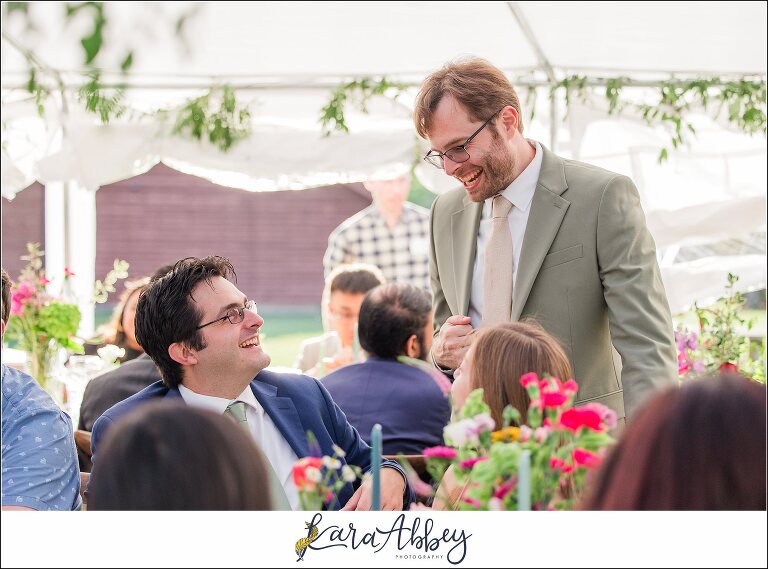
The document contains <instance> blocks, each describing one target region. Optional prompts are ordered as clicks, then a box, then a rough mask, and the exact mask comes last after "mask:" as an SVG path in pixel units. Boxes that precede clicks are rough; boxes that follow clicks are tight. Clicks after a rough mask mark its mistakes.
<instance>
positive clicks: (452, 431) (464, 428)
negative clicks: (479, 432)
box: [443, 419, 477, 447]
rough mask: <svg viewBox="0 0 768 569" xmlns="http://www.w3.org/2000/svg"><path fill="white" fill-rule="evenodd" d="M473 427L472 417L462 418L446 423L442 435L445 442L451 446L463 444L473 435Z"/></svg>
mask: <svg viewBox="0 0 768 569" xmlns="http://www.w3.org/2000/svg"><path fill="white" fill-rule="evenodd" d="M474 429H475V422H474V421H473V420H472V419H463V420H461V421H459V422H458V423H451V424H449V425H446V426H445V428H444V429H443V435H444V436H445V440H446V442H448V443H450V444H451V445H453V446H459V447H460V446H464V445H465V444H467V442H469V441H470V440H471V439H473V438H474V439H476V438H477V437H473V431H474Z"/></svg>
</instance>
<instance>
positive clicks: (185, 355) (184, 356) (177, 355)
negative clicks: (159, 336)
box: [168, 342, 197, 366]
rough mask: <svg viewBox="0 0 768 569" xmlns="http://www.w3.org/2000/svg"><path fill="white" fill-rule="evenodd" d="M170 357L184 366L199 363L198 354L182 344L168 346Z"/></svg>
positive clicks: (175, 343)
mask: <svg viewBox="0 0 768 569" xmlns="http://www.w3.org/2000/svg"><path fill="white" fill-rule="evenodd" d="M168 355H169V356H171V359H172V360H173V361H175V362H176V363H179V364H181V365H183V366H191V365H195V364H196V363H197V354H196V352H195V351H194V350H191V349H190V348H188V347H187V346H185V345H184V344H182V343H181V342H174V343H173V344H171V345H170V346H168Z"/></svg>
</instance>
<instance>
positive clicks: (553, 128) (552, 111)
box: [507, 2, 558, 152]
mask: <svg viewBox="0 0 768 569" xmlns="http://www.w3.org/2000/svg"><path fill="white" fill-rule="evenodd" d="M507 6H508V7H509V9H510V11H511V12H512V15H513V16H514V17H515V20H517V25H519V26H520V30H521V31H522V32H523V35H524V36H525V39H526V40H528V43H529V44H530V46H531V49H532V50H533V53H535V54H536V59H537V60H538V61H539V66H540V67H541V68H542V69H543V70H544V73H545V74H546V75H547V82H548V84H549V86H550V87H552V86H554V85H557V76H556V75H555V70H554V68H553V67H552V64H551V63H550V62H549V59H547V56H546V55H545V54H544V50H543V49H541V45H539V42H538V41H537V40H536V36H534V35H533V30H531V27H530V26H529V25H528V21H527V20H526V19H525V16H524V15H523V10H522V9H521V8H520V5H519V4H518V3H517V2H507ZM556 97H557V91H556V90H554V89H552V90H551V91H550V94H549V148H550V150H552V152H555V151H556V149H555V145H556V143H557V125H558V122H557V101H556Z"/></svg>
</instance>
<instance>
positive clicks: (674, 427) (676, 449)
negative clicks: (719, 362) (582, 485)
mask: <svg viewBox="0 0 768 569" xmlns="http://www.w3.org/2000/svg"><path fill="white" fill-rule="evenodd" d="M765 409H766V403H765V386H764V385H760V384H759V383H757V382H755V381H752V380H749V379H746V378H744V377H740V376H738V375H732V374H721V375H719V376H717V377H706V378H698V379H695V380H693V381H691V382H689V383H686V384H685V385H683V386H682V387H681V388H679V389H678V388H677V387H676V386H675V387H670V388H668V389H666V390H664V391H661V392H660V393H658V394H656V395H655V396H654V397H653V398H652V399H651V400H650V401H649V402H648V403H647V404H646V405H645V406H643V408H642V409H640V411H639V412H638V413H637V416H635V417H633V418H632V421H630V422H628V423H627V426H626V428H625V429H624V432H623V433H622V436H621V439H620V440H619V442H618V444H617V445H616V446H615V447H614V448H613V449H611V451H610V452H609V453H608V456H607V457H606V459H605V461H604V462H603V464H602V465H601V466H600V468H599V470H598V471H597V472H596V479H595V480H594V483H593V485H592V487H591V488H590V495H589V496H588V497H587V499H586V500H585V502H584V503H583V504H582V509H585V510H765V504H766V500H765V420H766V419H765V418H766V415H765Z"/></svg>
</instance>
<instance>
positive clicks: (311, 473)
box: [304, 466, 323, 483]
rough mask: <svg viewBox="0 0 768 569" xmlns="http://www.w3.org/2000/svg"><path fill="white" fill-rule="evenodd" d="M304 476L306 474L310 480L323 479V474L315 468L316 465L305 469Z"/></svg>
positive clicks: (318, 480)
mask: <svg viewBox="0 0 768 569" xmlns="http://www.w3.org/2000/svg"><path fill="white" fill-rule="evenodd" d="M304 476H306V478H307V480H309V481H310V482H315V483H318V482H320V481H321V480H322V479H323V475H322V474H321V472H320V470H318V469H317V468H315V467H314V466H310V467H308V468H307V469H306V470H305V471H304Z"/></svg>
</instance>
